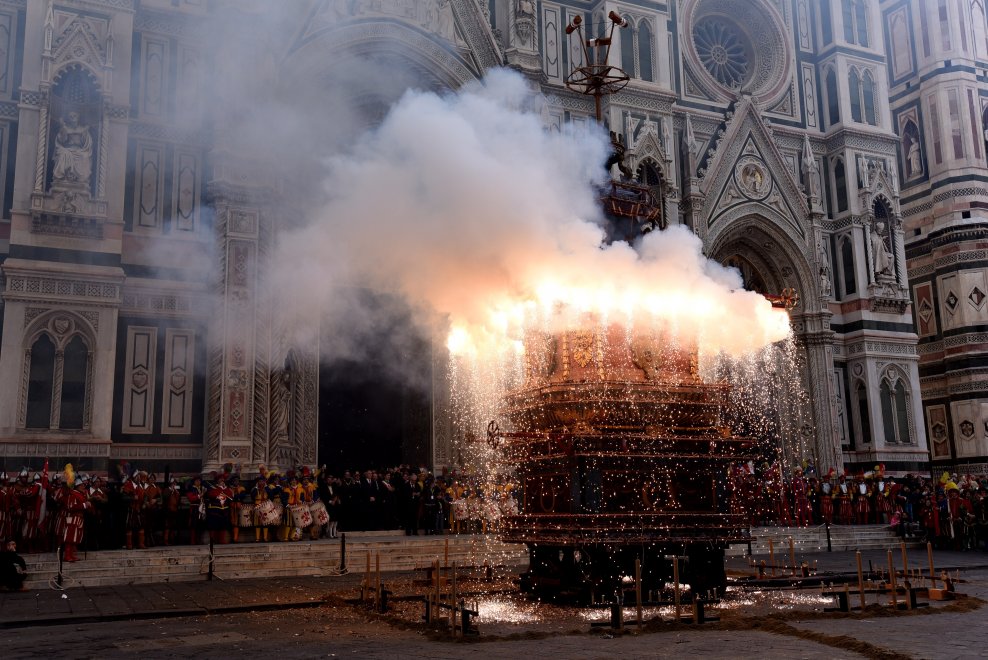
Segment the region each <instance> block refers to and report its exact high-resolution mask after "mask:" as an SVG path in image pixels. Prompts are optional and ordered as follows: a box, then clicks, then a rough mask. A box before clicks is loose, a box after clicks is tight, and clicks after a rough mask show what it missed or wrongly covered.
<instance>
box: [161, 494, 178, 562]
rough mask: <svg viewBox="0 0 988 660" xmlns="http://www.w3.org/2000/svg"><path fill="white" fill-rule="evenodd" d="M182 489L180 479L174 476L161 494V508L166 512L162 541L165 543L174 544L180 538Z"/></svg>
mask: <svg viewBox="0 0 988 660" xmlns="http://www.w3.org/2000/svg"><path fill="white" fill-rule="evenodd" d="M181 506H182V489H181V488H179V486H178V479H176V478H175V477H172V478H171V479H169V481H168V487H167V488H165V491H164V493H162V496H161V508H162V511H163V512H164V514H165V531H164V536H163V537H162V539H161V541H162V543H163V544H164V545H173V544H174V543H175V541H176V540H177V539H178V530H179V529H180V528H181V524H182V523H181V514H180V509H181Z"/></svg>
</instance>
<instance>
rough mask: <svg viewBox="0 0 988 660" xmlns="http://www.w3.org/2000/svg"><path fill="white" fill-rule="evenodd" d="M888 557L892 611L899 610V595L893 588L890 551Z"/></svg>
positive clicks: (893, 569)
mask: <svg viewBox="0 0 988 660" xmlns="http://www.w3.org/2000/svg"><path fill="white" fill-rule="evenodd" d="M888 555H889V587H890V588H891V589H892V609H893V610H897V609H899V594H898V593H896V592H897V591H898V589H896V586H895V563H893V561H892V551H891V550H889V551H888Z"/></svg>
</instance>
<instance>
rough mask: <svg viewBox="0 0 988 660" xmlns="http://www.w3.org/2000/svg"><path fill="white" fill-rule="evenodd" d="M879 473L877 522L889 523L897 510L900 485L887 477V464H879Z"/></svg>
mask: <svg viewBox="0 0 988 660" xmlns="http://www.w3.org/2000/svg"><path fill="white" fill-rule="evenodd" d="M875 472H876V474H877V475H878V476H877V479H878V483H877V485H876V487H875V502H874V505H875V506H874V508H875V518H876V522H878V523H883V524H888V523H889V521H891V519H892V513H893V512H894V511H895V500H896V494H897V493H898V491H899V488H900V486H899V485H898V484H896V483H895V482H893V481H892V480H891V479H886V478H885V466H884V465H879V466H877V467H876V468H875Z"/></svg>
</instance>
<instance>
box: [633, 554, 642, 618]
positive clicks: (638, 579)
mask: <svg viewBox="0 0 988 660" xmlns="http://www.w3.org/2000/svg"><path fill="white" fill-rule="evenodd" d="M635 608H636V609H637V612H636V615H637V617H638V628H639V629H640V628H641V627H642V560H641V559H635Z"/></svg>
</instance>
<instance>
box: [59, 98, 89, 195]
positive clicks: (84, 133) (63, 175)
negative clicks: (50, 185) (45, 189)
mask: <svg viewBox="0 0 988 660" xmlns="http://www.w3.org/2000/svg"><path fill="white" fill-rule="evenodd" d="M54 156H55V158H54V160H55V166H54V168H52V179H53V180H54V181H56V182H66V183H71V184H76V185H79V186H84V187H88V186H89V182H90V179H91V178H92V171H93V136H92V133H91V132H90V130H89V127H88V126H84V125H83V124H82V123H81V122H80V117H79V113H78V112H75V111H71V110H70V111H69V112H67V113H66V114H65V119H64V120H63V121H61V122H60V125H59V129H58V132H57V133H56V134H55V154H54Z"/></svg>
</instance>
